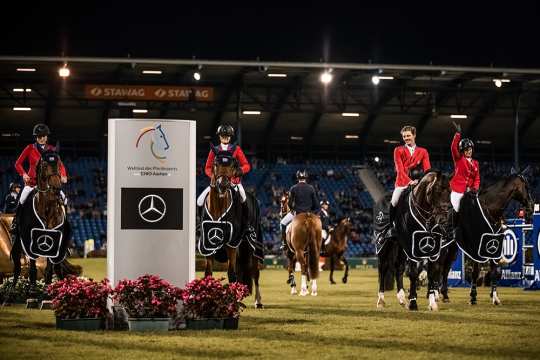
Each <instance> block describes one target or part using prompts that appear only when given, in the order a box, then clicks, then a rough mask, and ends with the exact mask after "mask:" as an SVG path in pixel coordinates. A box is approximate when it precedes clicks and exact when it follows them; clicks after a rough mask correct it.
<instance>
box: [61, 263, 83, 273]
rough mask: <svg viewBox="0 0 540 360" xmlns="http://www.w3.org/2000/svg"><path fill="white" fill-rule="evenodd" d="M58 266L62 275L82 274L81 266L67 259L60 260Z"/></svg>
mask: <svg viewBox="0 0 540 360" xmlns="http://www.w3.org/2000/svg"><path fill="white" fill-rule="evenodd" d="M59 265H60V268H61V269H62V273H63V274H64V275H66V276H67V275H74V276H81V274H82V271H83V269H82V266H80V265H75V264H72V263H70V262H69V261H68V260H67V259H66V260H64V261H62V262H61V263H60V264H59Z"/></svg>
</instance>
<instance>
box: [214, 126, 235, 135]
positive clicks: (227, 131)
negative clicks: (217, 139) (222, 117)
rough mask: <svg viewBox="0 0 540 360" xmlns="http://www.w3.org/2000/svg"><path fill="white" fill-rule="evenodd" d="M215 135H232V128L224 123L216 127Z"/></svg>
mask: <svg viewBox="0 0 540 360" xmlns="http://www.w3.org/2000/svg"><path fill="white" fill-rule="evenodd" d="M216 135H218V136H230V137H233V136H234V128H233V127H232V126H231V125H228V124H224V125H220V126H219V127H218V128H217V131H216Z"/></svg>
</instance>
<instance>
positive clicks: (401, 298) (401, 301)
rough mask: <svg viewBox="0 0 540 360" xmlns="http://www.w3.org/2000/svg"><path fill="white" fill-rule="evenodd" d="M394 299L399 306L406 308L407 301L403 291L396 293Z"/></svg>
mask: <svg viewBox="0 0 540 360" xmlns="http://www.w3.org/2000/svg"><path fill="white" fill-rule="evenodd" d="M396 297H397V299H398V302H399V305H401V306H407V299H406V298H405V291H403V289H401V290H399V291H398V293H397V294H396Z"/></svg>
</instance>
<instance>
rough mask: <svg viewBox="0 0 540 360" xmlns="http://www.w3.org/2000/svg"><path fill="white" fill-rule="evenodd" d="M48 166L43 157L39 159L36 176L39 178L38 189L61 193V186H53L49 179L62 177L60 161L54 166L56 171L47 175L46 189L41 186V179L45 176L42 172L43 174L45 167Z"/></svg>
mask: <svg viewBox="0 0 540 360" xmlns="http://www.w3.org/2000/svg"><path fill="white" fill-rule="evenodd" d="M46 166H47V162H46V161H44V160H43V159H40V160H39V163H38V166H37V169H36V170H37V172H36V178H37V181H36V190H37V191H38V192H40V193H47V192H53V193H56V194H59V193H60V188H55V187H53V186H51V185H50V184H49V180H50V179H51V178H52V177H55V176H57V177H60V173H59V172H58V163H56V166H54V167H53V169H54V172H53V173H52V174H49V175H46V176H45V179H43V180H45V184H46V185H47V187H46V188H45V189H42V188H40V181H39V180H40V179H42V178H43V176H42V174H43V171H44V168H45V167H46Z"/></svg>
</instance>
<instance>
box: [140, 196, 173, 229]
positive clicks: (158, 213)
mask: <svg viewBox="0 0 540 360" xmlns="http://www.w3.org/2000/svg"><path fill="white" fill-rule="evenodd" d="M166 213H167V205H166V204H165V200H163V198H162V197H161V196H158V195H155V194H150V195H146V196H145V197H143V198H142V199H141V201H139V216H140V217H141V219H143V220H144V221H146V222H147V223H155V222H158V221H159V220H161V219H163V217H164V216H165V214H166Z"/></svg>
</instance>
